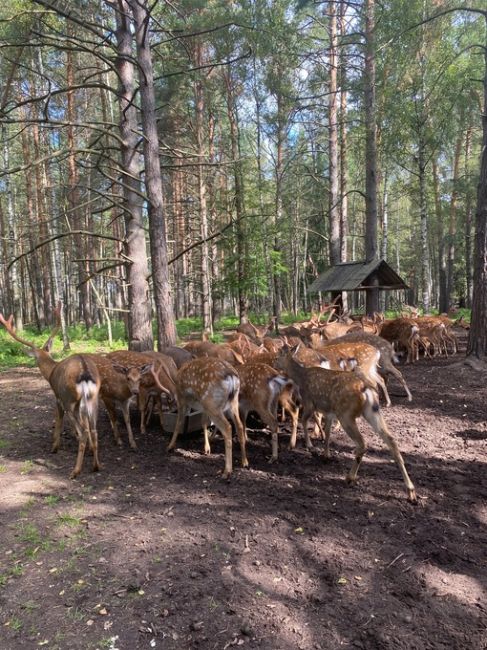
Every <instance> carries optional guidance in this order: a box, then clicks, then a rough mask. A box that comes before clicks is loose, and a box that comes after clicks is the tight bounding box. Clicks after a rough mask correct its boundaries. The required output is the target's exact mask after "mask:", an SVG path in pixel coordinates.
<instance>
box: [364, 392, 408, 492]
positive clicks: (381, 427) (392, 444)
mask: <svg viewBox="0 0 487 650" xmlns="http://www.w3.org/2000/svg"><path fill="white" fill-rule="evenodd" d="M363 415H364V418H365V419H366V420H367V422H368V423H369V424H370V426H371V427H372V429H373V430H374V431H375V432H376V433H378V434H379V436H380V437H381V438H382V440H383V442H385V444H386V445H387V446H388V447H389V451H390V452H391V455H392V457H393V458H394V460H395V461H396V463H397V464H398V465H399V469H400V471H401V474H402V477H403V479H404V483H405V484H406V491H407V495H408V500H409V501H411V503H416V502H417V498H416V490H415V489H414V485H413V482H412V481H411V479H410V478H409V474H408V472H407V470H406V466H405V465H404V460H403V458H402V455H401V452H400V451H399V447H398V446H397V443H396V441H395V440H394V438H393V437H392V435H391V434H390V432H389V429H388V428H387V425H386V423H385V421H384V418H383V417H382V414H381V412H380V411H374V410H373V407H372V406H371V405H370V404H369V403H367V404H366V406H365V409H364V414H363Z"/></svg>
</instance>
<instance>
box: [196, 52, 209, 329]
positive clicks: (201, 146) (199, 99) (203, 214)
mask: <svg viewBox="0 0 487 650" xmlns="http://www.w3.org/2000/svg"><path fill="white" fill-rule="evenodd" d="M194 58H195V64H196V66H197V67H200V66H202V65H203V63H204V62H203V45H202V44H201V42H197V43H196V44H195V52H194ZM194 96H195V109H196V115H195V135H196V150H197V155H198V171H197V182H198V199H199V216H200V237H201V241H202V244H201V247H200V252H201V258H200V259H201V294H202V295H201V307H202V315H203V329H204V330H205V331H207V332H208V333H210V334H213V318H212V306H213V299H212V287H211V265H210V259H209V246H208V241H207V239H208V203H207V184H206V169H205V167H204V165H203V163H204V162H205V161H206V160H207V159H208V156H207V150H206V146H205V128H204V118H205V95H204V88H203V82H202V81H201V79H197V80H196V81H195V82H194Z"/></svg>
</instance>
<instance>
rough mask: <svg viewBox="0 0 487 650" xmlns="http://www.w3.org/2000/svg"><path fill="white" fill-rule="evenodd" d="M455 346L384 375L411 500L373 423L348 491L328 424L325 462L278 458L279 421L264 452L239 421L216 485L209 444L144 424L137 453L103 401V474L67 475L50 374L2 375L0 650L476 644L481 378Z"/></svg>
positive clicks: (484, 547) (482, 520) (263, 441)
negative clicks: (175, 443)
mask: <svg viewBox="0 0 487 650" xmlns="http://www.w3.org/2000/svg"><path fill="white" fill-rule="evenodd" d="M459 358H460V357H457V358H454V359H435V360H421V361H420V362H418V363H417V364H415V365H414V366H411V367H404V368H402V370H403V372H404V374H405V377H406V379H407V381H408V383H409V385H410V388H411V390H412V392H413V396H414V401H413V402H412V403H408V402H407V401H406V398H405V396H404V395H403V393H402V390H401V389H400V387H399V386H396V385H395V384H394V385H392V386H391V397H392V399H393V406H392V407H391V408H389V409H384V415H385V418H386V421H387V423H388V424H389V427H390V429H391V431H392V432H393V433H394V434H395V436H396V439H397V441H398V443H399V446H400V448H401V450H402V452H403V454H404V458H405V461H406V464H407V467H408V470H409V472H410V475H411V478H412V479H413V481H414V483H415V485H416V489H417V492H418V495H419V505H417V506H413V505H411V504H409V503H408V502H407V500H406V493H405V490H404V486H403V482H402V479H401V476H400V473H399V471H398V468H397V467H396V466H395V465H394V464H393V463H392V462H391V461H390V457H389V454H388V452H387V450H386V449H384V448H383V446H382V444H381V442H380V441H379V440H378V439H377V438H376V437H375V436H373V435H372V434H370V435H369V434H367V440H368V443H369V451H368V454H367V456H366V457H365V459H364V462H363V464H362V467H361V470H360V475H359V478H360V480H359V483H358V485H357V486H356V487H353V488H350V487H348V486H347V485H346V483H345V481H344V476H345V474H346V471H347V470H348V469H349V467H350V465H351V463H352V457H353V456H352V453H351V451H352V445H351V442H350V440H349V439H348V438H347V437H346V436H345V434H343V432H341V431H340V430H338V431H336V432H335V433H334V435H333V437H332V449H333V458H332V459H331V460H330V461H329V462H325V461H324V460H323V458H322V457H320V455H319V454H313V455H311V454H309V453H307V452H306V451H305V450H304V449H303V448H302V439H300V445H301V446H299V448H298V449H297V450H296V451H294V452H290V451H288V450H287V449H286V446H287V442H288V437H289V430H288V429H287V428H284V429H283V434H282V436H280V448H281V451H280V460H279V463H278V464H275V465H268V463H267V458H268V457H269V455H270V439H269V437H268V436H266V434H265V433H264V432H262V431H254V432H251V433H250V438H251V440H250V442H249V444H248V455H249V461H250V465H251V469H249V470H243V469H241V468H240V467H239V450H238V445H237V444H235V445H234V460H235V471H234V475H233V477H232V479H231V481H229V482H223V481H222V480H221V479H220V478H219V476H218V475H219V472H220V471H221V469H222V468H223V443H222V441H221V440H220V439H215V440H214V441H213V454H212V455H211V456H209V457H206V456H204V455H203V454H202V447H203V440H202V436H201V434H191V435H186V436H183V437H182V438H181V440H180V442H179V449H178V450H177V451H176V452H175V453H173V454H171V455H168V454H167V453H166V450H165V448H166V444H167V434H162V433H161V432H160V429H159V427H158V425H157V422H156V421H154V422H153V424H152V426H151V428H150V430H149V432H148V434H147V435H145V436H141V435H140V434H139V435H138V436H136V437H137V442H138V445H139V450H138V452H137V453H133V452H131V451H129V448H128V445H127V444H125V447H124V448H123V449H119V448H117V447H116V446H115V445H114V442H113V437H112V435H111V431H110V426H109V421H108V418H107V416H106V414H105V412H104V411H103V410H102V413H101V416H100V422H99V431H100V458H101V461H102V463H103V469H102V471H101V472H100V473H96V474H95V473H92V472H91V457H87V458H85V465H84V468H83V473H82V474H81V476H80V477H79V478H78V479H77V480H74V481H70V480H69V478H68V476H69V473H70V471H71V469H72V467H73V465H74V460H75V452H76V442H75V440H74V438H73V436H72V435H71V434H70V433H69V432H67V433H66V434H65V436H64V438H63V446H62V449H61V451H60V452H59V453H58V454H57V455H51V454H50V433H51V426H52V421H53V418H52V415H53V407H54V403H53V396H52V394H51V392H50V389H49V387H48V386H47V384H46V383H45V381H44V380H43V379H42V378H41V377H40V376H39V373H38V371H37V370H29V369H16V370H12V371H8V372H4V373H2V374H0V405H1V417H0V648H1V649H2V650H16V649H17V648H39V647H46V648H48V649H51V650H52V649H54V648H58V649H62V650H64V649H68V648H69V649H78V648H79V649H83V650H89V649H93V650H94V649H95V648H99V649H100V650H101V649H103V648H106V649H108V648H111V649H112V650H114V649H115V648H118V649H119V650H133V649H138V648H147V649H150V648H163V649H167V650H186V649H190V648H198V649H204V650H206V649H208V650H209V649H215V650H225V649H226V648H231V647H233V646H243V647H244V648H259V649H262V650H271V649H272V650H296V649H302V650H311V649H335V648H362V649H367V650H369V649H370V650H393V649H394V650H401V649H407V650H415V649H417V650H433V649H434V650H440V649H444V650H446V649H448V650H453V649H459V650H460V649H461V650H465V649H469V648H472V649H475V650H482V649H484V650H485V649H486V648H487V599H486V587H487V570H486V566H487V563H486V560H487V472H486V468H487V465H486V463H487V424H486V413H487V389H486V374H485V373H482V372H478V371H475V370H473V369H471V368H467V367H465V366H462V365H461V364H459V363H458V360H459ZM134 426H135V430H136V431H138V426H137V416H136V413H135V412H134ZM365 429H366V425H365V424H364V430H365ZM320 444H321V443H320V442H319V441H318V442H317V443H316V445H317V447H318V448H319V447H320Z"/></svg>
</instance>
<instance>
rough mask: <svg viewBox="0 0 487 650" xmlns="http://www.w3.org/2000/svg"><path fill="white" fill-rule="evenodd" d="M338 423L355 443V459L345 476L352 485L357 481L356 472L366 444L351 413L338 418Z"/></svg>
mask: <svg viewBox="0 0 487 650" xmlns="http://www.w3.org/2000/svg"><path fill="white" fill-rule="evenodd" d="M339 420H340V424H341V425H342V427H343V429H344V431H345V432H346V433H347V434H348V436H349V437H350V438H351V440H352V441H353V442H354V443H355V449H354V454H355V459H354V461H353V465H352V467H351V469H350V471H349V473H348V474H347V476H346V481H347V483H349V484H351V485H353V484H354V483H356V481H357V474H358V470H359V468H360V464H361V462H362V458H363V457H364V454H365V451H366V446H365V441H364V438H363V436H362V434H361V433H360V431H359V429H358V427H357V423H356V421H355V418H354V417H353V416H352V415H348V414H345V415H343V416H342V417H340V418H339Z"/></svg>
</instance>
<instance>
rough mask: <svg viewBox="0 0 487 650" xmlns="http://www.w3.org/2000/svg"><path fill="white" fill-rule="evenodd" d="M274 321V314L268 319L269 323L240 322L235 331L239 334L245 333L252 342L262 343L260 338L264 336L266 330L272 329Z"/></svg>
mask: <svg viewBox="0 0 487 650" xmlns="http://www.w3.org/2000/svg"><path fill="white" fill-rule="evenodd" d="M275 322H276V318H275V316H272V318H271V319H270V320H269V323H268V324H267V325H254V324H253V323H251V322H250V321H247V322H246V323H240V325H239V326H238V327H237V330H236V331H237V332H240V333H241V334H245V335H246V336H248V337H249V338H250V339H252V340H253V341H254V342H256V343H259V344H260V343H262V339H263V338H264V336H265V335H266V334H267V333H268V332H270V331H272V328H273V327H274V323H275Z"/></svg>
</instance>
